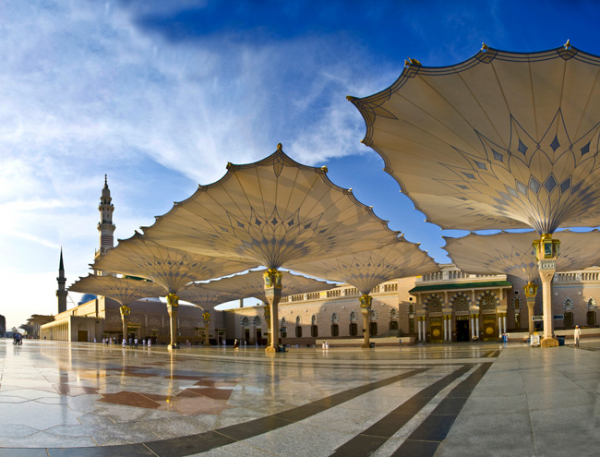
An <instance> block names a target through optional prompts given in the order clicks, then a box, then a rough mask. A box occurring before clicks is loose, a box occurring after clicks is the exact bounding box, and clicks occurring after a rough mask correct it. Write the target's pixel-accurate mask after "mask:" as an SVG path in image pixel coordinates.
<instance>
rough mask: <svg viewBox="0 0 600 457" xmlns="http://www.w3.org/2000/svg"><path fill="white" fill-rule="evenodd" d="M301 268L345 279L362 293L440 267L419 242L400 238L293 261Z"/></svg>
mask: <svg viewBox="0 0 600 457" xmlns="http://www.w3.org/2000/svg"><path fill="white" fill-rule="evenodd" d="M290 268H291V269H293V270H294V271H300V272H302V273H306V274H309V275H313V276H318V277H320V278H325V279H329V280H331V281H342V282H345V283H348V284H351V285H353V286H354V287H356V288H357V289H358V290H359V291H360V292H361V293H362V294H368V293H370V292H371V290H373V288H374V287H375V286H377V285H379V284H381V283H382V282H385V281H389V280H390V279H397V278H403V277H407V276H418V275H423V274H427V273H434V272H436V271H439V267H438V265H437V264H436V263H435V262H434V261H433V259H432V258H431V257H429V255H428V254H427V253H426V252H424V251H422V250H421V249H420V248H419V245H418V244H414V243H410V242H408V241H406V240H404V239H399V240H397V241H395V242H394V243H391V244H389V245H387V246H385V247H383V248H380V249H373V250H368V251H363V252H359V253H356V254H350V255H344V256H340V257H336V258H334V259H323V260H317V261H314V262H305V263H299V264H296V265H292V266H291V267H290Z"/></svg>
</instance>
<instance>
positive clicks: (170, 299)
mask: <svg viewBox="0 0 600 457" xmlns="http://www.w3.org/2000/svg"><path fill="white" fill-rule="evenodd" d="M166 298H167V304H168V305H169V306H179V297H178V296H177V295H176V294H174V293H172V292H171V293H170V294H168V295H167V297H166Z"/></svg>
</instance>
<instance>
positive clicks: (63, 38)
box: [0, 0, 396, 312]
mask: <svg viewBox="0 0 600 457" xmlns="http://www.w3.org/2000/svg"><path fill="white" fill-rule="evenodd" d="M168 3H169V2H163V3H162V4H164V8H165V9H164V10H162V12H163V13H165V12H167V13H168V12H172V10H169V7H168V6H167V4H168ZM136 7H139V5H137V6H136ZM155 7H156V5H154V6H153V8H155ZM136 11H137V12H138V13H139V8H138V9H137V10H136ZM154 12H155V13H156V12H157V11H156V10H154ZM160 12H161V11H158V13H160ZM131 14H132V12H131V10H130V9H129V8H128V7H119V6H118V5H115V4H111V3H106V4H100V3H99V2H86V1H81V0H70V1H69V0H61V1H57V2H54V3H53V2H52V1H48V2H28V1H23V2H13V3H11V4H7V5H3V7H2V15H1V16H0V99H1V100H2V102H1V103H0V163H1V164H2V166H1V167H0V205H1V206H0V212H2V214H3V218H2V219H3V224H2V225H1V226H0V227H1V228H0V231H1V232H0V246H1V247H2V249H3V256H2V259H0V268H1V267H3V266H4V267H6V266H7V265H10V266H11V268H18V271H13V270H11V271H12V273H11V275H12V276H11V278H13V279H12V280H13V282H14V284H23V285H24V284H26V283H27V280H26V279H25V278H28V277H31V278H32V279H35V280H36V281H37V280H38V279H39V278H40V276H39V275H41V274H42V273H40V272H42V271H46V272H48V271H49V272H51V273H47V274H50V275H51V276H50V278H51V280H50V281H48V278H45V279H44V281H41V282H40V287H38V288H36V290H37V292H38V293H39V294H40V296H42V295H43V297H44V300H50V301H51V302H53V301H54V300H55V298H54V289H55V287H56V285H55V282H54V281H55V280H54V278H55V276H56V273H55V268H56V267H55V266H56V265H57V263H58V252H57V248H58V246H61V245H62V246H64V247H65V252H68V253H69V257H68V267H67V268H68V271H67V273H68V275H69V276H70V277H71V278H74V275H77V276H79V275H85V273H86V272H87V264H88V263H89V262H91V261H92V256H93V249H94V248H95V247H97V244H98V233H97V232H96V230H95V225H96V223H97V220H98V219H97V218H98V213H97V209H96V205H97V203H98V198H99V194H100V188H101V185H102V180H103V174H104V173H106V172H108V173H109V182H111V183H112V184H111V189H113V197H114V198H115V207H116V212H115V223H116V224H117V226H118V231H117V233H116V235H117V236H119V237H122V238H128V237H129V236H131V235H132V230H133V228H135V227H137V226H139V225H142V224H148V223H152V222H153V221H152V215H154V214H161V211H162V212H166V211H167V210H168V209H169V208H168V207H166V206H167V204H170V201H172V200H177V199H183V198H186V197H187V196H189V195H191V193H192V192H193V190H194V189H193V188H194V184H193V182H201V183H210V182H213V181H215V180H217V179H219V178H220V177H221V176H222V175H223V174H224V173H225V165H226V163H227V162H228V161H230V162H234V163H245V162H250V161H254V160H257V159H259V158H261V157H264V156H266V155H267V154H270V153H271V152H273V151H274V150H275V149H276V145H277V143H278V142H282V143H283V144H284V150H285V151H286V152H287V153H288V154H290V155H291V156H292V157H293V158H294V159H296V160H298V161H301V162H305V163H310V164H314V163H316V162H321V161H323V160H325V159H326V158H327V157H339V156H343V155H345V154H352V153H357V152H359V153H360V152H364V151H366V149H365V148H364V147H363V146H361V145H360V144H359V142H358V141H359V139H361V138H362V135H363V133H364V124H363V121H362V119H361V117H360V115H359V114H358V113H357V112H356V110H355V108H354V107H352V105H351V104H350V103H349V102H347V101H346V100H345V95H347V94H348V93H350V94H353V95H365V94H367V93H370V92H372V91H374V90H376V89H377V88H381V87H385V86H387V85H388V84H389V83H391V82H392V81H393V78H394V77H395V76H396V75H392V74H391V73H389V72H388V73H387V74H386V72H383V71H379V72H378V75H379V76H378V77H377V78H376V79H373V78H372V77H371V78H370V79H369V80H368V81H367V80H366V79H365V78H367V75H368V73H370V72H365V71H364V68H365V62H364V61H362V59H361V56H360V52H359V51H357V57H356V59H355V60H352V61H349V62H348V61H341V60H340V58H339V57H338V56H337V55H336V46H344V45H350V43H336V42H333V41H327V40H324V39H316V38H315V39H308V40H306V39H296V40H290V41H286V42H281V43H267V44H265V45H264V46H263V47H261V48H257V47H253V46H250V45H242V44H240V45H233V44H231V43H227V41H226V40H223V41H216V39H213V40H212V41H202V42H200V41H198V42H187V43H179V44H173V43H170V42H168V41H166V40H163V39H161V38H160V36H158V35H149V34H146V33H144V32H143V31H141V30H140V29H139V28H138V27H137V26H136V25H135V23H134V21H133V19H132V16H131ZM371 76H372V73H371ZM161 166H162V167H161ZM163 167H164V168H163ZM132 170H134V171H132ZM156 183H158V185H157V184H156ZM136 188H142V189H144V190H143V192H138V193H136V192H135V189H136ZM115 189H118V190H119V192H115ZM167 190H168V192H167ZM171 191H172V192H173V194H171ZM176 191H179V193H177V192H176ZM140 194H141V195H143V198H140ZM28 270H35V271H36V276H29V274H30V273H31V271H28ZM5 280H7V279H6V278H3V279H2V281H3V282H4V281H5ZM46 283H52V285H51V286H49V285H47V284H46ZM7 284H9V283H6V284H3V285H2V286H3V287H1V288H0V289H3V290H4V292H1V294H2V295H1V296H0V300H2V301H3V302H5V303H8V302H10V301H11V300H12V298H11V296H10V294H12V293H13V292H9V291H14V287H13V285H11V286H10V287H8V286H7ZM42 284H44V286H43V287H46V286H48V287H47V288H45V289H44V288H43V287H42ZM32 312H41V311H35V310H32Z"/></svg>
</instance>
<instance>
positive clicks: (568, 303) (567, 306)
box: [563, 297, 575, 311]
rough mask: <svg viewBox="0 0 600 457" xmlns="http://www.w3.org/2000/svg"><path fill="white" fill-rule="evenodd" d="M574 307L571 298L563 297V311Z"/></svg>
mask: <svg viewBox="0 0 600 457" xmlns="http://www.w3.org/2000/svg"><path fill="white" fill-rule="evenodd" d="M574 307H575V302H574V301H573V299H572V298H569V297H567V298H565V301H563V308H564V309H565V311H571V310H572V309H573V308H574Z"/></svg>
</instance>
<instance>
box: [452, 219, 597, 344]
mask: <svg viewBox="0 0 600 457" xmlns="http://www.w3.org/2000/svg"><path fill="white" fill-rule="evenodd" d="M534 233H535V232H524V233H507V232H501V233H498V234H495V235H477V234H475V233H471V234H469V235H467V236H465V237H462V238H451V237H444V239H445V240H446V247H445V248H444V249H445V250H446V251H448V254H449V255H450V258H451V259H452V261H453V262H454V264H455V265H456V266H457V267H459V268H460V269H461V270H462V271H464V272H465V273H476V274H498V273H505V274H508V275H512V276H516V277H518V278H521V279H523V280H524V281H526V283H527V284H526V285H525V297H526V300H527V307H528V321H529V335H530V336H531V335H532V334H533V331H534V324H533V309H534V305H535V297H536V295H537V289H538V286H537V285H536V284H535V283H534V281H535V278H537V277H538V276H539V266H538V261H537V258H536V252H535V248H534V247H533V246H532V244H531V238H532V237H533V236H534ZM560 238H561V244H562V245H563V247H564V248H565V249H564V251H563V252H564V254H563V255H561V256H560V257H559V258H558V259H557V262H556V271H558V272H565V271H571V270H581V269H584V268H588V267H590V266H593V265H594V264H595V263H596V262H597V261H598V259H599V258H600V252H599V251H598V249H596V248H595V246H598V245H600V232H599V231H598V230H597V229H596V230H592V231H591V232H571V231H569V230H565V231H562V232H560ZM500 328H502V326H500ZM504 328H505V329H506V324H504Z"/></svg>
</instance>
